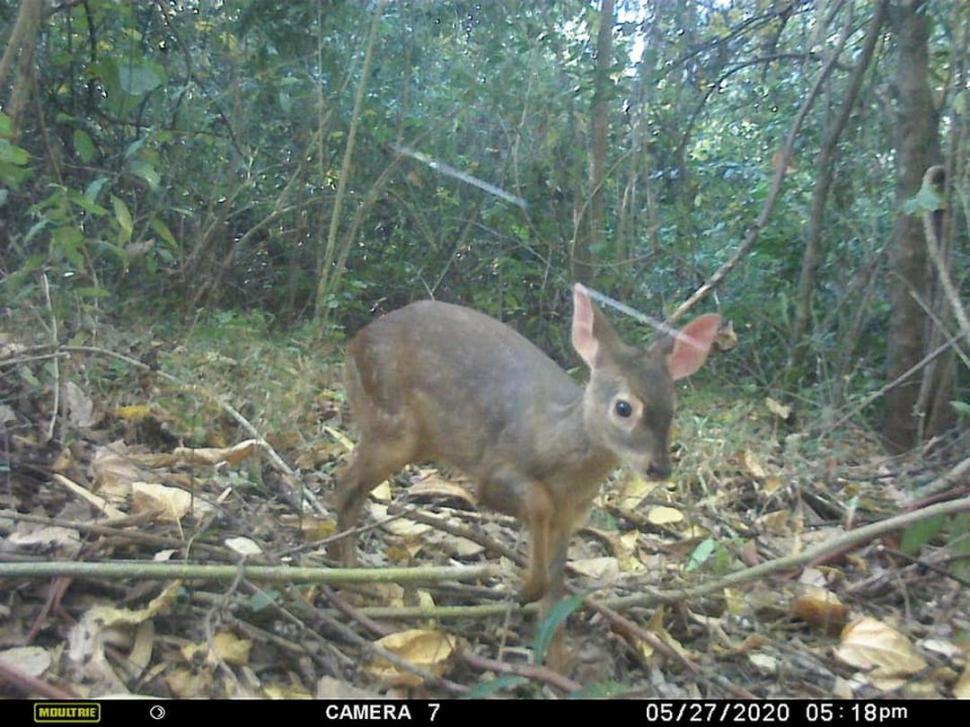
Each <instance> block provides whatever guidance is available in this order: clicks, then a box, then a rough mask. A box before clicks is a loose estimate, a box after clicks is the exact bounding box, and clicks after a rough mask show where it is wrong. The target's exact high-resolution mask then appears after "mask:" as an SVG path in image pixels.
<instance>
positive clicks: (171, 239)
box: [149, 217, 179, 250]
mask: <svg viewBox="0 0 970 727" xmlns="http://www.w3.org/2000/svg"><path fill="white" fill-rule="evenodd" d="M149 224H150V225H151V228H152V229H153V230H155V232H157V233H158V236H159V237H161V238H162V240H164V241H165V244H166V245H168V246H169V247H171V248H172V249H173V250H178V249H179V244H178V242H176V240H175V235H173V234H172V231H171V230H170V229H168V225H166V224H165V223H164V222H162V221H161V220H160V219H158V218H157V217H152V221H151V222H150V223H149Z"/></svg>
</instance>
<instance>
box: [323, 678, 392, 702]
mask: <svg viewBox="0 0 970 727" xmlns="http://www.w3.org/2000/svg"><path fill="white" fill-rule="evenodd" d="M380 696H381V695H380V694H378V693H377V692H368V691H365V690H363V689H360V688H359V687H355V686H354V685H353V684H350V683H349V682H345V681H342V680H340V679H334V678H333V677H321V678H320V680H319V681H318V682H317V693H316V698H317V699H331V700H332V699H380Z"/></svg>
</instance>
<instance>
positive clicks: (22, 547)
mask: <svg viewBox="0 0 970 727" xmlns="http://www.w3.org/2000/svg"><path fill="white" fill-rule="evenodd" d="M5 542H6V544H7V545H9V546H12V549H13V550H16V551H22V552H27V553H35V554H40V553H43V554H45V555H48V556H50V555H55V556H56V557H57V558H59V559H65V560H73V559H74V556H76V555H77V554H78V553H79V552H80V550H81V536H80V535H79V534H78V532H77V530H72V529H71V528H63V527H60V526H59V525H34V524H31V523H20V524H19V525H18V526H17V529H16V530H15V531H14V532H12V533H11V534H10V536H9V537H7V539H6V541H5Z"/></svg>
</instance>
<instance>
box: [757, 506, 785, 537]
mask: <svg viewBox="0 0 970 727" xmlns="http://www.w3.org/2000/svg"><path fill="white" fill-rule="evenodd" d="M790 517H791V513H790V512H789V511H788V510H775V511H774V512H769V513H765V514H764V515H762V516H761V517H759V518H758V519H757V520H755V522H756V523H758V525H760V526H761V527H762V529H763V530H764V531H765V532H766V533H771V534H772V535H789V534H790V533H791V532H792V527H791V524H790V523H789V518H790Z"/></svg>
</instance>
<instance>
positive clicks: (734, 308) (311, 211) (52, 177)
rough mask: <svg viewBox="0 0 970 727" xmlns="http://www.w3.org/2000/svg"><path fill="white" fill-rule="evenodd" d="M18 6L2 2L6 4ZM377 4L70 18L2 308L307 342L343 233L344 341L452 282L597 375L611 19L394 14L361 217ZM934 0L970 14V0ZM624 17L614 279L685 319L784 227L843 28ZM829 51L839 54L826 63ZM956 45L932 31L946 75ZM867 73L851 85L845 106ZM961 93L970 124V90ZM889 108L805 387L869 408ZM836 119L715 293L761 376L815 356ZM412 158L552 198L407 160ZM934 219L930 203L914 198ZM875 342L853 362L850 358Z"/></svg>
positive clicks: (752, 9) (729, 11) (888, 172)
mask: <svg viewBox="0 0 970 727" xmlns="http://www.w3.org/2000/svg"><path fill="white" fill-rule="evenodd" d="M0 2H2V0H0ZM13 5H14V4H12V3H10V2H7V3H5V5H4V7H5V8H7V9H8V10H10V12H8V13H7V15H8V16H9V15H10V14H11V12H12V8H13ZM372 10H373V5H372V4H367V3H306V2H296V3H272V2H267V1H266V0H240V2H237V3H229V4H218V5H212V4H204V3H203V4H189V5H185V4H182V5H179V4H174V5H173V4H158V3H117V2H113V1H112V0H89V1H88V2H85V3H76V4H68V5H66V6H65V7H63V8H61V9H60V10H59V11H58V12H56V13H53V14H51V15H50V17H49V22H47V23H45V26H44V30H43V34H44V35H43V39H42V42H41V43H40V44H39V45H38V48H37V58H36V62H37V66H38V68H39V76H38V90H39V92H40V93H39V95H38V98H37V101H38V104H39V106H38V105H33V106H32V108H31V111H30V113H31V114H36V109H37V108H40V109H42V110H43V119H40V118H39V117H38V118H33V117H32V118H30V119H29V120H28V121H27V122H26V123H23V124H21V126H22V127H23V129H22V131H21V134H20V135H19V136H18V137H17V138H16V140H15V139H14V137H13V131H12V129H11V128H10V120H9V119H8V118H7V117H6V116H4V115H3V114H2V113H0V207H2V208H3V210H4V215H5V217H7V218H9V220H10V222H9V225H8V227H7V230H8V231H9V233H10V235H11V240H12V244H11V245H10V246H9V251H5V252H6V253H7V254H6V255H5V260H4V265H5V269H4V273H5V274H6V277H5V280H4V283H3V285H2V294H3V296H4V302H13V301H22V300H25V299H28V298H29V297H30V296H31V295H32V294H33V293H34V292H35V291H36V285H37V281H38V279H39V278H38V276H39V274H40V273H41V272H46V273H47V274H48V276H49V279H50V280H51V281H52V283H53V284H54V286H55V291H54V292H55V294H56V295H57V296H59V297H65V296H66V300H65V303H64V305H65V307H67V308H69V309H71V310H78V311H92V310H110V309H112V308H113V307H118V308H119V309H120V308H121V307H123V306H129V307H130V306H136V307H137V306H143V307H144V308H145V309H146V310H153V311H154V310H168V311H171V312H176V313H184V312H186V311H187V310H190V309H192V308H205V309H209V310H210V311H216V310H219V309H239V310H262V311H265V312H266V313H267V314H268V315H270V316H271V317H272V320H273V321H274V323H275V324H276V325H285V324H289V323H291V322H294V321H300V320H305V319H307V318H309V317H312V315H313V314H314V312H315V311H314V307H315V305H316V304H317V301H316V295H315V293H316V286H317V281H318V278H319V276H320V272H321V271H320V265H321V261H322V260H323V250H322V248H323V244H324V242H325V241H326V239H327V237H328V232H329V230H330V227H331V223H332V222H333V223H334V224H335V225H336V229H337V240H338V244H339V245H340V246H344V245H346V247H345V248H344V252H343V253H342V254H341V257H340V258H339V261H338V262H337V263H336V265H337V266H338V267H340V268H342V269H343V275H342V277H341V284H340V285H339V286H337V287H336V288H335V289H334V290H332V291H331V292H330V295H329V296H328V297H327V298H325V299H324V300H322V301H321V303H322V305H323V306H324V309H325V311H326V312H328V313H329V314H330V315H329V316H328V318H329V320H330V321H331V322H332V323H333V324H334V325H335V328H334V330H335V331H341V330H347V331H353V330H355V329H356V328H358V327H359V326H360V325H362V324H363V323H365V322H366V321H367V320H369V319H370V318H371V317H372V316H373V315H375V314H378V313H381V312H384V311H386V310H389V309H391V308H394V307H396V306H399V305H402V304H404V303H407V302H409V301H410V300H413V299H416V298H420V297H426V296H429V295H433V296H435V297H437V298H439V299H444V300H451V301H456V302H462V303H466V304H470V305H474V306H475V307H478V308H480V309H482V310H485V311H487V312H489V313H492V314H493V315H497V316H500V317H501V318H503V319H504V320H507V321H509V322H510V323H511V324H512V325H513V326H515V327H516V328H517V329H518V330H520V331H522V332H523V333H525V334H526V335H527V336H529V337H530V338H532V339H533V340H536V341H537V342H538V343H540V345H542V346H543V347H544V348H546V349H547V350H549V351H551V352H552V353H553V354H554V355H556V356H557V357H558V358H559V359H560V360H562V361H563V362H567V361H569V362H573V361H574V359H573V358H572V354H571V353H570V351H569V342H568V337H567V336H566V335H565V334H564V333H563V331H564V328H565V327H564V326H563V325H562V323H563V321H562V319H563V318H564V317H565V316H566V315H568V309H569V294H568V286H569V283H570V282H571V275H572V273H571V269H570V268H571V263H572V259H571V258H572V254H573V253H572V250H573V244H574V242H575V241H576V239H577V234H578V228H577V225H578V220H580V219H581V217H582V215H583V214H585V210H586V208H587V206H588V204H589V197H590V194H591V189H590V180H589V174H588V165H589V158H588V150H589V138H590V125H591V118H590V113H591V111H590V110H591V107H592V101H593V97H594V94H595V93H596V90H597V89H596V74H595V73H594V68H595V60H596V59H595V57H594V54H595V38H594V34H595V30H596V28H597V27H598V26H599V23H600V17H599V10H598V7H597V6H596V4H591V3H588V2H580V1H579V0H568V1H566V2H557V3H512V4H509V3H467V2H460V1H459V2H437V3H424V2H416V1H414V0H404V1H403V2H396V3H388V4H386V5H385V6H384V10H383V15H382V17H381V20H380V26H379V40H378V44H377V46H376V50H375V58H374V63H373V64H372V72H371V77H370V78H369V79H367V81H368V83H367V92H366V94H365V98H364V103H363V109H362V117H361V123H360V125H359V129H358V139H357V144H356V150H355V152H354V155H353V158H352V159H351V164H350V174H349V178H348V179H347V203H346V204H344V205H343V212H342V216H341V218H340V219H338V220H335V221H332V220H331V217H332V212H333V208H334V197H335V190H336V187H337V183H338V178H339V175H340V169H341V164H342V158H343V154H344V151H345V146H346V144H347V141H348V135H349V129H350V125H351V118H350V116H351V111H352V109H353V96H354V90H355V89H356V86H357V82H358V81H359V74H360V69H361V67H362V55H363V49H364V42H365V37H366V29H367V27H368V25H369V20H370V13H371V12H372ZM928 11H929V12H933V13H936V14H938V16H939V17H940V18H950V17H957V15H956V12H957V6H956V5H954V4H953V3H952V2H946V3H939V4H934V5H933V6H932V7H931V8H928ZM618 12H619V14H618V17H617V22H616V25H615V28H614V39H613V40H614V42H613V46H614V56H613V58H612V59H611V61H612V67H611V72H610V76H609V79H608V83H606V85H605V87H604V88H603V89H601V90H602V91H603V92H604V93H605V94H606V95H607V98H608V99H609V103H610V107H609V119H608V121H609V152H608V159H607V168H608V174H607V179H606V181H605V184H604V188H603V190H602V192H603V195H602V196H603V200H604V205H605V210H604V216H603V224H604V229H602V230H601V231H599V234H598V236H596V239H594V240H593V241H592V244H591V246H590V247H591V250H592V254H593V263H594V264H595V265H596V266H597V268H596V273H595V276H594V280H593V281H592V282H593V283H594V285H596V286H597V287H599V288H601V289H603V290H605V291H607V292H610V293H612V294H614V295H615V296H617V297H621V298H623V299H624V300H626V301H627V302H629V303H630V304H631V305H634V306H635V307H637V308H640V309H641V310H644V311H645V312H648V313H651V314H653V315H663V314H664V313H666V312H669V311H670V310H671V309H672V308H673V307H674V306H675V305H676V304H678V303H679V302H680V301H682V300H683V299H684V298H685V297H686V295H687V294H688V293H689V292H691V291H693V290H694V289H696V287H697V286H698V285H699V284H700V283H701V282H703V280H704V279H706V278H707V276H708V275H710V273H711V272H712V271H713V270H715V269H716V268H717V267H718V266H719V265H721V264H723V263H724V262H725V261H726V260H728V258H729V257H730V256H731V254H732V253H733V251H734V250H735V248H736V247H737V245H738V244H739V243H740V241H741V240H742V239H743V237H744V233H745V230H746V229H747V228H748V227H749V226H750V225H751V224H752V222H753V220H754V219H755V218H756V217H757V215H758V214H759V212H760V209H761V205H762V204H763V202H764V200H765V198H766V196H767V194H768V191H769V188H770V185H771V180H772V176H773V174H774V171H775V165H776V163H777V160H776V155H777V153H778V151H779V149H780V148H781V145H782V143H783V141H784V139H785V136H786V135H787V133H788V130H789V128H790V126H791V122H792V119H793V118H794V115H795V113H796V112H797V110H798V108H799V106H800V105H801V103H802V102H803V100H804V97H805V93H806V90H807V88H808V87H809V85H810V82H811V79H812V78H813V77H814V74H815V72H816V71H817V69H818V68H819V63H820V58H821V57H823V56H824V54H825V53H827V52H829V51H830V50H831V42H832V39H831V38H829V37H828V36H827V35H826V34H825V33H824V32H823V33H820V32H819V24H820V23H822V22H829V21H831V22H841V17H842V16H841V15H839V13H835V15H836V16H838V17H834V18H829V17H828V16H824V17H822V16H820V15H819V10H818V9H817V8H816V7H814V6H812V4H803V5H799V6H797V7H796V8H795V9H794V10H792V11H791V12H785V13H779V12H777V9H775V8H773V6H770V4H767V5H766V4H765V3H761V2H755V1H754V0H750V1H742V0H734V1H733V2H729V3H716V4H713V5H710V4H698V3H696V2H690V1H688V0H676V1H675V2H671V3H665V4H659V5H651V4H645V5H644V4H641V5H640V6H636V4H633V5H630V4H628V3H627V4H620V5H619V11H618ZM869 12H871V8H869V7H868V6H867V8H866V9H864V10H862V11H861V15H860V16H859V17H858V18H857V19H856V20H857V23H858V24H860V26H861V24H864V23H865V22H867V20H868V17H867V14H868V13H869ZM944 26H945V24H938V27H944ZM833 27H834V26H833ZM648 30H649V32H647V31H648ZM832 37H834V34H833V36H832ZM807 38H815V39H816V41H817V42H818V43H819V44H823V45H825V48H824V49H823V52H822V53H821V54H820V53H819V52H818V51H817V49H813V50H812V52H811V53H810V54H809V55H807V56H806V55H805V51H806V48H805V47H804V44H805V41H806V39H807ZM951 42H952V41H951V40H950V39H949V38H948V37H947V36H946V35H945V34H942V35H939V37H934V43H936V52H935V53H934V56H933V59H934V60H933V62H934V64H935V66H936V67H937V68H936V70H939V71H940V76H941V77H947V76H948V75H949V71H948V69H947V64H948V63H949V58H950V55H951V54H952V48H951V46H950V43H951ZM859 43H861V33H857V34H854V35H853V36H851V37H850V39H849V43H848V46H847V48H846V51H845V54H844V56H843V61H844V64H850V63H851V59H852V58H854V57H856V54H857V52H858V44H859ZM884 52H888V51H884ZM641 54H642V55H641ZM880 60H883V59H880ZM844 64H843V65H842V66H839V67H837V69H836V71H835V72H834V73H833V75H832V77H831V79H830V81H829V82H828V85H827V87H826V89H825V91H824V94H823V95H824V98H826V99H838V98H840V94H841V93H842V91H843V90H844V87H845V84H846V82H847V78H848V73H846V72H845V69H844ZM885 65H886V64H885V63H881V62H877V63H875V64H874V67H875V68H876V69H877V70H876V71H874V72H873V74H871V75H873V79H872V81H871V83H873V84H878V83H881V82H883V81H884V80H885V79H884V78H883V77H882V75H880V74H884V73H885V72H884V71H883V70H882V69H883V68H884V67H885ZM952 103H953V108H954V109H955V110H956V111H957V113H960V112H959V108H962V107H963V106H965V105H966V94H965V93H963V94H957V95H956V96H955V97H954V99H953V101H952ZM882 113H883V109H882V108H881V107H880V105H879V104H878V103H877V102H876V97H875V95H874V94H871V93H866V91H863V96H862V100H861V101H860V103H859V108H858V109H857V111H856V112H855V113H854V114H853V116H852V118H851V120H850V125H849V127H848V128H847V129H846V132H845V138H844V148H843V149H842V150H841V152H840V154H838V155H837V157H836V160H835V162H834V163H835V165H836V177H835V182H834V185H833V190H832V204H830V206H829V211H828V219H827V220H826V224H825V236H826V246H825V253H824V255H823V259H821V260H820V261H819V275H818V280H819V283H818V286H817V290H816V298H815V300H816V305H815V311H814V312H815V318H814V319H813V331H812V333H811V347H812V353H813V358H812V364H811V367H810V370H807V371H806V372H804V376H803V377H802V378H801V379H800V380H799V381H798V383H797V385H798V387H799V391H798V392H796V393H797V394H798V395H800V396H808V397H812V398H816V397H820V396H829V393H828V392H824V391H822V392H819V391H816V390H815V387H817V385H818V381H819V380H825V379H826V377H832V376H836V375H838V376H841V377H843V378H844V380H846V381H848V382H849V385H848V387H847V388H849V389H850V390H851V391H854V392H856V393H860V392H866V391H869V390H871V388H872V384H873V383H874V382H875V381H876V380H878V378H879V377H880V375H881V369H882V357H883V348H884V346H885V336H884V333H885V331H884V327H885V321H886V318H887V310H888V302H887V295H886V286H885V284H884V283H882V282H880V284H879V285H878V286H877V287H876V290H875V293H873V294H871V295H870V294H868V293H866V292H865V291H866V288H865V287H864V286H861V285H859V282H858V275H859V273H860V271H861V270H864V269H865V268H866V266H870V265H872V264H873V261H874V260H879V259H880V257H879V253H880V249H881V247H882V246H884V245H885V241H886V240H887V239H889V235H890V233H891V229H892V224H893V216H894V208H895V206H896V203H895V201H894V190H893V185H892V184H891V183H890V182H891V180H892V178H893V176H894V168H893V160H892V157H891V155H889V154H887V153H886V149H887V148H888V142H887V136H888V133H889V131H890V129H889V128H887V126H886V124H885V122H884V121H883V120H882V119H883V117H882ZM830 115H831V114H830V107H829V106H828V105H826V104H824V103H821V102H819V103H817V104H816V106H815V107H814V108H813V109H812V110H811V111H810V113H809V116H808V117H807V119H806V122H805V125H804V128H803V131H802V134H801V136H800V137H799V138H798V139H797V143H796V145H795V153H794V157H793V159H792V161H791V164H790V168H789V169H788V173H787V177H786V180H785V186H784V188H783V194H782V196H781V198H780V200H779V202H778V205H777V207H776V209H775V212H774V215H773V216H772V218H771V220H770V221H769V224H768V225H767V227H765V229H764V230H763V231H762V232H761V235H760V238H759V242H758V245H757V246H756V247H755V249H754V250H753V251H752V253H751V254H750V255H749V256H748V258H747V259H746V260H745V261H744V263H743V264H742V265H741V266H740V267H739V268H737V269H736V270H735V272H734V273H732V274H731V276H729V277H728V279H727V280H726V281H725V282H724V284H723V285H722V286H721V288H720V289H719V291H718V292H719V296H720V297H719V306H720V307H721V310H722V312H723V313H724V314H725V315H726V316H728V317H731V318H734V319H735V320H736V321H738V322H739V324H740V325H741V326H744V328H743V329H742V330H741V333H742V335H741V336H740V342H739V346H738V349H737V351H736V355H734V356H732V357H731V358H730V360H729V361H726V362H725V364H724V365H725V366H729V367H730V366H736V367H737V369H738V371H739V372H741V371H743V372H744V374H745V375H746V377H748V378H753V379H755V380H756V381H758V382H759V383H761V384H768V385H774V384H775V383H777V382H776V379H777V372H778V371H779V370H780V369H781V368H782V367H783V366H784V364H785V362H786V360H787V358H788V356H789V354H790V348H791V341H789V340H788V337H787V332H788V330H789V329H790V327H791V322H792V314H793V306H794V300H795V289H794V288H795V283H796V280H797V276H798V271H799V268H800V266H801V256H802V250H803V242H804V234H805V224H806V220H807V218H808V216H809V214H810V206H811V195H812V191H813V188H814V184H815V181H816V175H815V170H814V168H813V165H812V159H813V158H814V156H815V154H816V152H817V149H818V146H819V143H820V141H821V138H822V135H823V133H824V130H825V129H826V125H827V124H828V123H829V120H830V119H829V117H830ZM40 121H43V122H44V123H39V122H40ZM392 144H403V145H407V146H409V147H412V148H414V149H417V150H418V151H420V152H421V153H422V154H424V155H426V156H427V158H429V159H432V160H434V162H437V163H443V164H447V165H448V166H449V167H452V168H455V169H457V170H459V171H461V172H462V173H464V174H468V175H471V176H473V177H475V178H477V179H480V180H483V181H485V182H488V183H490V184H493V185H496V186H498V187H499V188H501V189H503V190H506V191H508V192H510V193H512V194H514V195H516V196H520V197H523V198H524V199H526V200H527V202H528V207H527V209H525V210H523V209H520V208H519V207H517V206H515V205H511V204H509V203H508V202H506V201H504V200H502V199H500V198H499V197H496V196H492V195H489V194H488V193H485V192H483V191H482V190H481V189H478V188H477V187H473V186H471V185H469V184H466V183H464V182H462V181H460V180H458V179H456V178H454V177H452V176H449V175H446V174H443V173H441V167H440V166H429V165H427V164H425V163H422V162H420V161H417V160H415V159H412V158H410V157H404V158H402V157H399V156H398V154H397V153H396V152H395V151H394V148H393V146H392ZM936 204H937V202H936V201H935V199H930V198H929V197H928V196H927V194H926V193H925V192H924V191H921V192H920V193H919V194H917V195H916V196H915V197H914V198H913V200H911V201H910V203H908V205H907V209H908V210H925V209H932V208H935V205H936ZM863 304H864V313H865V318H864V320H863V321H862V323H863V325H861V326H856V321H855V312H856V311H857V310H859V307H860V305H863ZM129 309H130V308H129ZM855 330H859V331H861V333H859V335H855V334H853V341H852V345H851V346H850V347H849V348H850V349H851V350H848V351H847V350H846V347H845V346H842V345H841V343H840V342H841V341H843V340H844V338H845V335H846V334H847V332H849V331H855ZM853 362H856V363H853ZM836 372H837V374H836ZM837 388H838V387H837ZM840 392H841V389H840ZM844 393H845V392H841V393H838V395H839V396H843V395H844ZM850 393H851V392H850ZM831 396H832V397H835V396H836V394H831Z"/></svg>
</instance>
